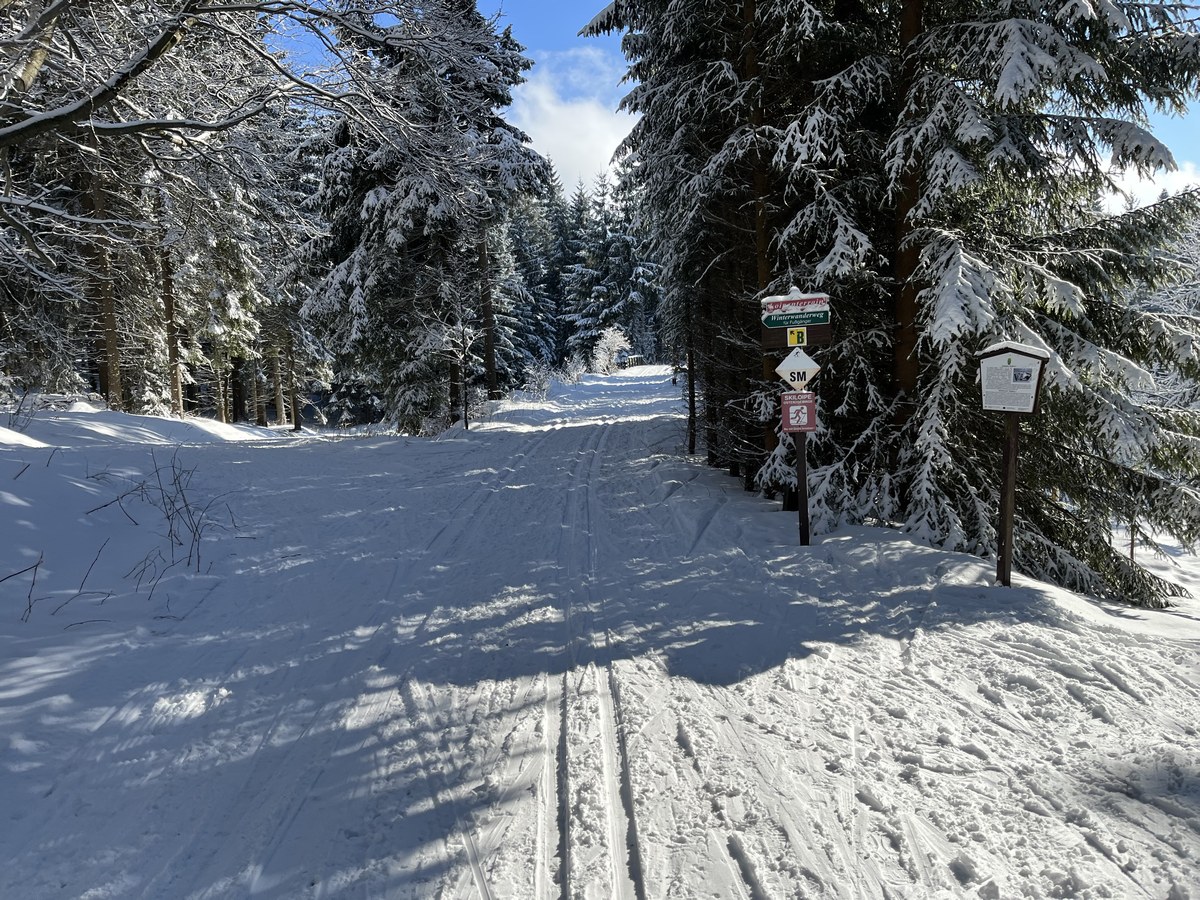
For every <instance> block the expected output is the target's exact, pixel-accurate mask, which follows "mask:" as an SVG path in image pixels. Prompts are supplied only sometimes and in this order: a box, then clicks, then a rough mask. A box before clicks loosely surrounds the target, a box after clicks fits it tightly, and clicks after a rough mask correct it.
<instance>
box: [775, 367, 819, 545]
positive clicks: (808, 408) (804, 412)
mask: <svg viewBox="0 0 1200 900" xmlns="http://www.w3.org/2000/svg"><path fill="white" fill-rule="evenodd" d="M814 374H815V373H814ZM779 399H780V403H781V405H782V407H783V433H784V434H790V435H792V438H793V440H795V442H796V491H797V493H798V494H799V495H800V497H799V504H798V508H799V510H800V546H801V547H807V546H808V545H809V541H810V539H811V526H810V524H809V518H808V434H809V432H810V431H816V430H817V395H816V394H812V393H809V392H808V391H787V392H785V393H784V394H782V395H781V396H780V398H779Z"/></svg>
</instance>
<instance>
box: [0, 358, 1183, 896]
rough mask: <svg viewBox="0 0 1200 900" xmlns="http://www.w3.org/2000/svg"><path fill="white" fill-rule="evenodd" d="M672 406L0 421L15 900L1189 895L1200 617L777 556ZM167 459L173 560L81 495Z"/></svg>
mask: <svg viewBox="0 0 1200 900" xmlns="http://www.w3.org/2000/svg"><path fill="white" fill-rule="evenodd" d="M679 391H680V387H679V386H675V385H672V383H671V375H670V370H669V369H665V368H661V367H644V368H640V369H634V370H630V371H627V372H623V373H619V374H617V375H612V376H585V377H584V378H583V379H582V380H581V381H580V382H579V383H578V384H575V385H566V386H561V385H560V386H556V387H555V389H554V391H553V392H552V394H551V396H550V399H548V400H533V399H528V400H524V401H520V402H516V401H506V402H502V403H496V404H491V405H490V406H489V408H488V409H487V410H486V412H485V414H484V415H483V416H482V417H481V418H479V419H478V420H477V421H473V422H472V423H471V425H470V428H469V430H465V431H464V430H463V429H462V428H458V429H455V430H453V431H451V432H448V433H446V434H444V435H442V436H441V437H439V438H436V439H416V438H404V437H399V436H395V435H381V434H374V435H357V436H343V437H337V436H329V435H320V434H306V435H302V436H293V435H291V434H288V433H280V432H272V433H271V434H270V436H269V437H263V433H262V432H261V430H258V431H256V430H255V429H250V428H243V429H233V428H229V429H227V430H220V429H212V428H210V429H209V430H208V431H206V432H195V431H192V432H189V431H186V429H185V430H182V431H181V430H180V428H182V426H181V423H178V422H175V423H169V420H154V419H150V418H148V417H133V416H118V415H117V414H111V413H101V412H94V411H93V412H90V413H89V412H88V411H86V410H81V411H75V412H68V413H59V414H55V413H51V412H48V413H44V414H40V415H39V417H38V418H37V419H35V420H34V421H33V422H32V423H31V425H30V427H29V428H28V429H27V431H26V432H25V434H24V435H22V436H21V438H20V439H18V438H16V437H12V438H11V439H10V440H8V441H7V442H5V440H4V435H5V430H4V429H0V502H2V504H3V506H4V507H5V508H6V509H7V510H8V513H9V514H8V521H7V522H6V523H5V524H4V525H3V528H4V531H3V532H0V538H3V541H2V542H0V546H3V547H5V548H7V549H5V550H3V552H2V553H0V577H3V576H5V575H7V574H8V573H10V572H16V571H18V570H20V569H22V568H23V567H24V566H28V565H30V564H31V563H32V562H33V560H35V559H37V557H38V554H41V555H42V556H43V558H44V560H43V564H42V565H41V566H40V567H39V569H38V576H37V579H36V583H35V584H33V585H32V586H31V582H30V580H29V578H28V577H27V576H22V577H14V578H11V579H9V580H7V581H4V582H0V738H2V740H0V752H2V754H3V756H2V757H0V761H2V763H3V766H2V768H0V853H2V854H3V856H4V858H5V859H6V860H7V861H8V865H7V866H6V867H4V868H3V869H2V870H0V898H5V900H8V898H12V900H43V898H44V900H49V898H89V900H96V898H164V900H175V898H188V900H200V898H230V897H235V898H322V900H329V898H339V900H341V898H420V900H424V898H445V900H460V898H461V900H467V898H493V900H499V898H515V900H526V898H528V900H562V898H571V900H574V898H588V900H609V898H620V900H654V898H746V900H777V898H800V897H822V898H843V897H844V898H914V900H916V898H935V897H946V898H953V897H982V898H1002V897H1004V898H1007V897H1031V898H1041V897H1045V898H1050V897H1079V898H1093V897H1095V898H1099V897H1135V898H1136V897H1149V898H1167V900H1185V898H1193V900H1195V898H1200V877H1198V876H1197V871H1200V868H1198V867H1200V860H1198V859H1197V857H1198V856H1200V770H1198V768H1197V762H1196V761H1197V759H1200V736H1198V733H1197V724H1198V723H1197V717H1196V714H1197V712H1200V669H1198V666H1197V652H1196V651H1197V650H1198V649H1200V605H1197V604H1195V603H1192V602H1188V603H1185V604H1184V605H1183V606H1181V607H1180V608H1178V609H1175V610H1170V611H1163V612H1149V611H1141V610H1131V609H1126V608H1123V607H1117V606H1113V605H1104V604H1099V603H1096V602H1093V601H1090V600H1087V599H1085V598H1080V597H1077V596H1075V595H1072V594H1069V593H1068V592H1066V591H1062V590H1059V589H1056V588H1052V587H1049V586H1046V585H1043V584H1040V583H1037V582H1033V581H1031V580H1027V579H1023V578H1021V577H1020V576H1017V577H1016V578H1015V581H1014V583H1015V587H1014V588H1012V589H1005V588H1001V587H997V586H995V584H994V577H993V571H992V567H993V564H992V563H991V562H989V561H987V560H981V559H976V558H974V557H970V556H964V555H960V554H953V553H948V552H944V551H941V550H938V549H934V548H930V547H928V546H924V545H921V544H919V543H916V542H913V541H911V540H909V539H908V538H906V537H905V536H904V535H902V534H900V533H898V532H896V531H894V530H889V529H883V528H866V527H861V528H858V527H856V528H843V529H840V530H838V531H835V532H833V533H831V534H821V535H817V536H816V539H815V541H814V544H813V546H811V547H806V548H800V547H798V546H797V539H796V520H795V514H794V513H791V514H785V513H781V512H779V511H778V504H777V503H772V502H770V501H768V500H764V499H763V498H761V497H757V496H754V495H752V494H747V493H745V492H744V491H743V490H742V489H741V485H740V482H738V481H737V480H735V479H732V478H729V477H728V476H726V475H725V474H723V473H722V472H720V471H718V470H713V469H710V468H707V467H706V466H704V465H703V464H702V462H701V461H699V460H695V459H689V458H687V457H686V456H685V455H684V454H682V453H681V451H680V447H681V444H682V443H683V439H684V435H683V417H682V415H683V411H682V409H681V405H680V403H679V400H678V397H679ZM156 422H162V423H167V424H163V425H162V426H161V429H160V430H158V431H156V428H158V426H156V425H155V423H156ZM169 460H170V461H173V462H172V465H184V466H187V467H189V468H191V467H194V475H193V476H192V478H191V481H190V483H189V486H188V490H189V498H190V502H191V503H193V504H195V505H196V507H197V508H198V507H199V506H200V505H201V504H203V503H208V502H209V500H211V499H212V498H218V497H219V498H220V500H219V503H213V504H212V505H211V506H209V507H206V508H207V509H208V512H209V515H210V517H211V519H210V527H209V528H208V529H207V530H206V532H205V535H204V540H203V541H202V542H201V543H200V545H199V546H200V550H201V553H202V557H201V565H200V566H199V567H196V566H194V565H193V566H187V565H175V566H170V565H169V560H170V552H171V551H170V549H169V548H168V547H167V542H166V540H165V538H164V534H165V532H164V529H163V526H162V525H160V524H159V523H158V521H157V520H155V518H154V516H155V514H156V511H155V510H154V509H153V508H152V507H151V506H150V505H149V504H148V503H140V504H137V503H135V501H136V499H137V498H136V497H132V496H131V497H129V498H127V499H126V500H125V501H123V502H122V503H112V504H110V505H107V506H104V507H103V508H100V509H99V510H97V508H98V507H101V505H102V504H106V503H108V501H110V500H112V499H113V498H114V497H116V496H117V495H118V494H121V493H122V491H124V490H126V489H127V488H128V486H129V485H131V484H137V482H138V479H146V478H148V477H149V476H150V475H151V474H152V473H153V471H154V470H155V468H158V470H159V472H160V473H161V471H162V469H163V467H164V464H165V463H166V462H167V461H169ZM218 510H219V514H218ZM106 542H107V543H106ZM1147 552H1148V551H1147ZM155 554H158V556H155ZM1158 565H1160V566H1162V567H1172V566H1173V567H1174V569H1173V571H1174V572H1175V573H1176V574H1177V575H1178V576H1179V577H1180V578H1184V579H1192V583H1200V578H1198V577H1197V575H1196V574H1195V569H1194V568H1193V565H1194V564H1193V561H1192V557H1190V556H1187V555H1185V554H1179V555H1177V556H1175V557H1172V558H1170V559H1168V560H1165V561H1160V562H1159V563H1158ZM197 568H198V571H197ZM139 579H140V584H139ZM93 592H95V593H94V594H93ZM27 611H28V612H29V614H28V615H25V616H23V615H22V614H23V613H26V612H27ZM22 618H25V619H27V621H22Z"/></svg>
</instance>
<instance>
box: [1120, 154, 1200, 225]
mask: <svg viewBox="0 0 1200 900" xmlns="http://www.w3.org/2000/svg"><path fill="white" fill-rule="evenodd" d="M1118 183H1119V184H1120V186H1121V190H1123V191H1124V192H1125V193H1126V194H1128V195H1129V196H1130V198H1131V199H1132V200H1133V204H1134V206H1139V207H1140V206H1148V205H1150V204H1151V203H1154V202H1155V201H1156V200H1158V199H1159V197H1161V196H1162V194H1163V192H1164V191H1165V192H1166V193H1168V194H1177V193H1179V192H1180V191H1184V190H1187V189H1188V188H1200V168H1198V167H1197V166H1196V164H1195V163H1194V162H1191V161H1190V160H1188V161H1183V162H1180V163H1179V168H1177V169H1176V170H1175V171H1173V172H1160V173H1159V174H1157V175H1155V176H1154V177H1153V178H1139V177H1138V176H1137V175H1135V174H1133V173H1131V172H1130V173H1126V174H1125V175H1123V176H1122V177H1121V178H1119V179H1118ZM1108 208H1109V209H1110V210H1112V211H1113V212H1119V211H1120V210H1122V209H1124V208H1125V200H1124V198H1121V197H1114V198H1112V200H1111V201H1110V202H1109V203H1108Z"/></svg>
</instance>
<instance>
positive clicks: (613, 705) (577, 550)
mask: <svg viewBox="0 0 1200 900" xmlns="http://www.w3.org/2000/svg"><path fill="white" fill-rule="evenodd" d="M613 428H614V425H613V424H612V423H611V422H609V421H602V422H601V423H600V424H599V425H598V426H596V427H594V428H593V429H592V430H593V432H594V435H592V436H589V438H588V439H587V441H586V442H585V443H584V444H583V446H582V447H581V448H580V450H579V451H578V458H577V459H576V461H575V463H574V465H573V467H572V474H571V487H570V494H569V497H568V502H567V505H566V508H565V510H564V518H563V524H564V539H563V541H562V543H560V546H559V558H560V559H561V558H562V557H563V554H564V552H565V553H566V568H567V575H568V580H569V581H570V582H571V583H573V584H582V588H581V589H579V590H576V591H574V592H569V593H568V594H566V595H565V596H564V598H563V618H564V622H565V624H566V644H567V646H566V660H567V665H566V671H565V672H564V676H563V681H562V685H563V701H562V704H561V711H562V721H561V723H560V729H561V731H560V734H561V735H562V736H563V737H562V740H561V742H560V749H559V755H558V761H559V766H560V774H559V810H560V822H561V823H562V826H563V832H564V833H563V834H562V835H561V838H560V839H561V841H562V848H563V850H562V851H561V859H562V860H563V863H564V864H563V872H564V878H563V882H564V884H563V896H564V897H567V898H572V897H575V896H582V895H585V894H587V892H588V888H589V885H588V884H583V885H580V884H578V883H577V882H578V880H579V879H580V878H581V877H583V876H582V875H581V873H580V872H578V871H577V870H576V867H575V865H574V862H573V857H574V852H573V844H574V841H573V838H572V817H571V809H570V804H569V800H570V797H571V786H572V780H571V772H570V752H569V751H570V747H569V744H568V741H567V739H566V736H567V735H568V734H569V733H570V721H569V717H570V714H571V710H572V704H571V691H572V690H573V688H572V683H571V678H570V674H571V673H572V672H577V671H580V670H581V667H583V666H587V665H597V670H596V674H595V677H594V678H592V679H589V680H590V682H591V684H592V687H593V689H594V690H595V693H596V702H597V704H598V707H599V719H600V721H599V732H600V733H599V738H600V743H601V748H600V756H601V771H600V774H601V776H602V778H603V782H604V784H603V797H604V802H605V805H606V809H605V812H606V815H607V827H606V834H607V852H608V854H609V858H608V861H607V869H608V871H609V884H608V885H607V889H608V892H609V893H608V896H611V897H612V898H614V900H645V897H646V889H645V879H644V874H643V872H642V870H641V861H640V855H639V853H638V850H637V844H636V840H637V839H636V835H637V830H636V820H635V819H634V816H633V802H632V779H631V775H630V772H629V766H628V759H627V754H626V752H625V750H624V747H623V736H622V734H623V733H622V730H621V728H622V726H621V714H620V707H619V704H618V694H617V679H616V672H615V670H614V666H613V664H612V660H611V636H610V635H609V634H608V633H607V632H606V631H605V632H603V644H602V649H603V652H604V656H605V657H608V658H602V659H600V660H599V661H597V658H596V657H597V652H596V640H597V638H599V637H601V631H600V627H599V626H600V623H599V622H598V621H597V612H599V613H601V614H603V599H602V598H601V599H599V600H598V599H597V594H596V591H595V589H594V585H595V583H596V580H597V577H598V556H599V546H598V543H597V537H596V530H595V529H596V525H597V514H598V510H599V509H600V505H599V497H598V494H597V490H596V483H597V479H598V478H599V475H600V467H601V458H602V454H603V452H604V449H605V447H606V446H607V444H608V442H609V439H610V437H611V435H612V431H613ZM580 560H582V561H583V565H582V570H581V569H580ZM575 595H579V596H581V598H582V601H583V604H582V605H583V609H582V610H580V609H579V608H578V604H577V602H576V599H575ZM580 684H581V685H582V684H583V682H582V681H581V682H580ZM575 690H578V688H576V689H575Z"/></svg>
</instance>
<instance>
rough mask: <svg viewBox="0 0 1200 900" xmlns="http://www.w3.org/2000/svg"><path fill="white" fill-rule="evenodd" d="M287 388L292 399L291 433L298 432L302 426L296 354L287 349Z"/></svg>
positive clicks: (289, 348)
mask: <svg viewBox="0 0 1200 900" xmlns="http://www.w3.org/2000/svg"><path fill="white" fill-rule="evenodd" d="M288 387H289V391H290V393H291V397H292V431H300V430H301V429H302V428H303V427H304V425H303V420H302V419H301V416H300V387H299V385H298V384H297V379H296V354H295V352H294V351H293V350H292V348H291V347H290V346H289V347H288Z"/></svg>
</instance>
